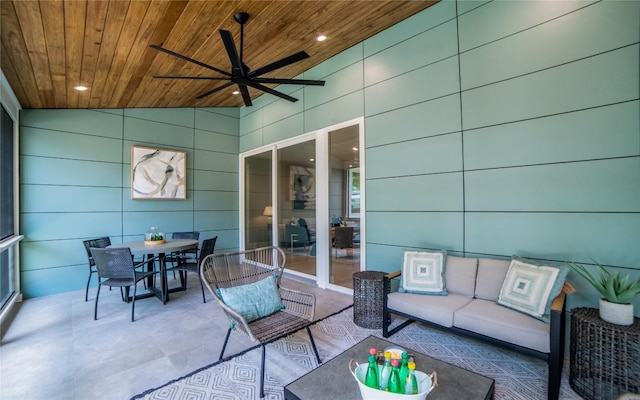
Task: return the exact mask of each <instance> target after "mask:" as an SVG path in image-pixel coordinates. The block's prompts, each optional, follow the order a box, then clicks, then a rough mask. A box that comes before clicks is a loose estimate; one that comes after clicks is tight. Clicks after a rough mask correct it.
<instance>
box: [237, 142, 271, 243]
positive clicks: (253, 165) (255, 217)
mask: <svg viewBox="0 0 640 400" xmlns="http://www.w3.org/2000/svg"><path fill="white" fill-rule="evenodd" d="M271 154H272V152H271V151H266V152H264V153H260V154H256V155H253V156H250V157H246V158H245V164H244V174H245V176H244V182H245V183H244V184H245V187H244V193H245V198H244V223H245V229H244V232H245V237H244V248H245V249H256V248H259V247H264V246H270V245H271V244H272V236H271V235H272V215H273V208H272V204H271V202H272V199H273V196H272V189H271V188H272V185H271V181H272V178H273V173H272V167H271V165H272V162H271V160H272V155H271Z"/></svg>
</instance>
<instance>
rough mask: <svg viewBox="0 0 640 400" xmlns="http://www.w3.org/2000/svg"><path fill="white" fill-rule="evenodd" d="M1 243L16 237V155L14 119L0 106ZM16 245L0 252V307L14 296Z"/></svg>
mask: <svg viewBox="0 0 640 400" xmlns="http://www.w3.org/2000/svg"><path fill="white" fill-rule="evenodd" d="M0 109H1V114H0V241H2V240H4V239H7V238H10V237H12V236H14V234H15V230H14V229H15V223H14V212H15V207H14V200H13V199H14V192H13V191H14V182H13V177H14V173H13V172H14V171H13V166H14V160H13V157H14V152H13V143H14V140H13V135H14V133H13V124H14V122H13V120H12V119H11V117H10V116H9V113H7V111H6V110H5V109H4V107H0ZM14 248H15V246H9V247H7V248H4V247H3V248H2V252H1V253H0V305H1V306H2V307H4V305H5V304H6V302H7V301H8V300H9V299H10V298H11V296H12V295H13V294H14V293H15V290H16V288H15V286H16V284H15V282H16V279H15V275H14V274H15V259H14Z"/></svg>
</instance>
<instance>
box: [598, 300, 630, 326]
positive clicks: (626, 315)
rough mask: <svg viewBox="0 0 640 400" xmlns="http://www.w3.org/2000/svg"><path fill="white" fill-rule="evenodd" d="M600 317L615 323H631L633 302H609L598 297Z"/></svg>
mask: <svg viewBox="0 0 640 400" xmlns="http://www.w3.org/2000/svg"><path fill="white" fill-rule="evenodd" d="M600 318H602V319H603V320H605V321H607V322H610V323H612V324H616V325H633V304H617V303H610V302H608V301H607V300H604V299H600Z"/></svg>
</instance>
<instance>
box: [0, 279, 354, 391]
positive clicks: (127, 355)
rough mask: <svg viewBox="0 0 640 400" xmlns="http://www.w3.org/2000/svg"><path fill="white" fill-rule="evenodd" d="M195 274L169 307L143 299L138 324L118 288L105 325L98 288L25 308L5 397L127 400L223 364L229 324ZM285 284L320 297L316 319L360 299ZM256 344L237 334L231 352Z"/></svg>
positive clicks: (9, 354)
mask: <svg viewBox="0 0 640 400" xmlns="http://www.w3.org/2000/svg"><path fill="white" fill-rule="evenodd" d="M190 275H191V276H190V278H189V289H188V290H187V291H185V292H176V293H172V294H171V301H169V302H168V303H167V304H166V305H163V304H162V302H160V301H159V300H158V299H156V298H148V299H143V300H139V301H136V321H134V322H131V321H130V317H131V308H130V304H126V303H124V302H122V301H121V300H120V293H119V291H117V290H113V291H108V290H102V291H101V293H100V302H99V308H98V320H97V321H94V320H93V306H94V299H95V294H96V289H95V288H94V289H91V290H90V292H89V301H88V302H85V301H84V290H82V291H76V292H70V293H63V294H58V295H53V296H46V297H39V298H35V299H29V300H25V301H23V302H22V303H19V306H18V308H17V312H16V313H15V315H14V316H13V318H12V319H11V320H10V321H8V322H7V323H6V324H5V326H4V327H3V329H2V331H3V332H4V335H3V336H2V345H1V346H0V399H2V400H13V399H16V400H17V399H20V400H24V399H28V400H40V399H43V400H44V399H47V400H56V399H61V400H62V399H63V400H72V399H77V400H85V399H109V400H110V399H118V400H124V399H129V398H130V397H131V396H133V395H135V394H138V393H141V392H143V391H145V390H147V389H150V388H153V387H157V386H160V385H163V384H164V383H166V382H168V381H169V380H172V379H175V378H178V377H181V376H183V375H185V374H187V373H189V372H191V371H193V370H196V369H198V368H201V367H203V366H205V365H208V364H211V363H213V362H215V361H216V360H217V359H218V355H219V353H220V349H221V347H222V344H223V341H224V337H225V334H226V331H227V329H228V326H229V325H228V320H227V319H226V317H225V316H224V314H223V313H222V311H221V309H220V307H219V306H218V304H217V302H216V301H215V299H214V298H213V296H212V295H211V294H210V293H206V295H207V303H202V292H201V291H200V286H199V284H198V282H197V277H196V276H195V275H193V274H190ZM169 279H170V281H172V277H171V275H169ZM170 284H171V286H174V285H176V283H175V282H171V283H170ZM283 285H284V286H287V287H290V288H292V289H298V290H305V291H310V292H312V293H314V294H315V295H316V299H317V300H316V301H317V308H316V319H320V318H322V317H324V316H326V315H329V314H332V313H333V312H335V311H337V310H340V309H342V308H344V307H346V306H348V305H349V304H351V303H352V301H353V299H352V296H349V295H346V294H342V293H338V292H335V291H331V290H325V289H320V288H318V287H317V286H315V284H312V283H309V282H305V281H301V280H299V279H292V278H288V277H285V278H284V279H283ZM140 290H143V289H142V288H141V289H140ZM253 345H254V343H252V342H251V341H250V340H249V339H248V338H246V337H245V336H244V335H241V334H232V335H231V338H230V339H229V344H228V345H227V349H226V351H225V355H231V354H234V353H237V352H240V351H242V350H244V349H246V348H248V347H251V346H253Z"/></svg>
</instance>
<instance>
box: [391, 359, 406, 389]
mask: <svg viewBox="0 0 640 400" xmlns="http://www.w3.org/2000/svg"><path fill="white" fill-rule="evenodd" d="M398 364H400V363H399V362H398V359H396V358H394V359H393V360H391V375H389V392H391V393H404V384H403V382H402V381H401V380H400V374H399V373H398Z"/></svg>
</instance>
